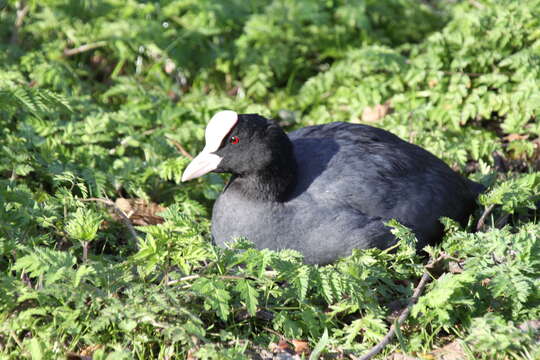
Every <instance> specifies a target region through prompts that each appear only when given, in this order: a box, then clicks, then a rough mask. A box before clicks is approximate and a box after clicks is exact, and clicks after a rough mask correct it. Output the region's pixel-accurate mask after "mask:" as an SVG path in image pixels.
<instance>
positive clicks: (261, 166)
mask: <svg viewBox="0 0 540 360" xmlns="http://www.w3.org/2000/svg"><path fill="white" fill-rule="evenodd" d="M205 142H206V144H205V146H204V148H203V150H202V151H201V152H200V153H199V154H198V155H197V156H196V157H195V158H194V159H193V160H192V161H191V163H190V164H189V165H188V167H187V168H186V169H185V170H184V173H183V175H182V181H188V180H191V179H195V178H197V177H199V176H202V175H204V174H207V173H209V172H212V171H213V172H226V173H232V174H235V175H247V174H250V173H257V172H260V171H262V170H265V169H267V168H268V167H271V166H273V165H276V164H278V165H279V164H280V163H282V162H283V161H285V159H286V158H287V157H290V154H291V153H292V145H291V143H290V141H289V138H288V137H287V135H286V134H285V133H284V132H283V130H282V129H281V127H279V125H277V124H276V123H275V122H273V121H272V120H268V119H266V118H264V117H262V116H260V115H257V114H237V113H236V112H234V111H231V110H224V111H220V112H218V113H217V114H215V115H214V116H213V117H212V119H210V122H209V123H208V125H207V127H206V132H205ZM278 167H279V166H278Z"/></svg>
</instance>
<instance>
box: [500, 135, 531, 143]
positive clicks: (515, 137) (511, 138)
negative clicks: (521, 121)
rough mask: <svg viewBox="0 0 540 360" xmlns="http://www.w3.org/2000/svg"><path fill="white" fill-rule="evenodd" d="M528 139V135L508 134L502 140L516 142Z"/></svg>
mask: <svg viewBox="0 0 540 360" xmlns="http://www.w3.org/2000/svg"><path fill="white" fill-rule="evenodd" d="M528 138H529V135H520V134H508V135H506V136H505V137H503V140H506V141H508V142H512V141H516V140H527V139H528Z"/></svg>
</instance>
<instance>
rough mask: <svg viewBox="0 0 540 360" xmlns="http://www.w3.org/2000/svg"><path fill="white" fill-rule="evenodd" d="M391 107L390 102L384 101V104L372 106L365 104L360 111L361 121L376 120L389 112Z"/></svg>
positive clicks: (369, 121)
mask: <svg viewBox="0 0 540 360" xmlns="http://www.w3.org/2000/svg"><path fill="white" fill-rule="evenodd" d="M391 110H392V108H391V107H390V102H388V101H387V102H385V103H384V104H382V105H381V104H377V105H375V106H374V107H369V106H367V107H366V108H365V109H364V111H363V112H362V121H363V122H368V123H372V122H377V121H379V120H381V119H382V118H383V117H385V116H386V115H387V114H389V113H390V111H391Z"/></svg>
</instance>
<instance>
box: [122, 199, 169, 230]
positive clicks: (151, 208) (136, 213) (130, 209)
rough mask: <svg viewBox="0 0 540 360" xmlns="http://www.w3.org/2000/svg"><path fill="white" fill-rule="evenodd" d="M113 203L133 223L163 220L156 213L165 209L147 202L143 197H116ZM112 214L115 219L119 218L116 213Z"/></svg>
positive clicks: (159, 222)
mask: <svg viewBox="0 0 540 360" xmlns="http://www.w3.org/2000/svg"><path fill="white" fill-rule="evenodd" d="M114 204H115V205H116V207H118V208H119V209H120V210H122V211H123V212H124V214H126V216H127V217H128V218H129V220H131V222H132V223H133V224H134V225H156V224H161V223H162V222H163V221H165V220H164V219H163V218H162V217H161V216H158V215H156V214H157V213H159V212H162V211H164V210H165V208H164V207H163V206H161V205H159V204H156V203H152V202H151V203H148V202H146V200H143V199H125V198H118V199H116V201H115V202H114ZM112 216H113V218H115V219H116V220H120V219H119V218H118V216H117V215H116V214H114V213H112Z"/></svg>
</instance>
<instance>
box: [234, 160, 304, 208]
mask: <svg viewBox="0 0 540 360" xmlns="http://www.w3.org/2000/svg"><path fill="white" fill-rule="evenodd" d="M280 160H281V161H274V162H272V163H271V164H270V165H269V166H267V167H266V168H264V169H262V170H259V171H257V172H252V173H248V174H242V175H233V176H232V177H231V180H230V182H229V184H228V185H227V189H226V190H227V191H234V192H238V193H240V194H241V195H242V196H243V197H245V198H246V199H249V200H256V201H276V202H283V201H285V200H286V199H287V197H288V195H289V194H290V193H291V192H292V190H293V188H294V186H295V184H296V172H297V169H296V168H297V166H296V161H295V159H294V156H292V153H291V154H290V156H289V157H287V158H283V159H280Z"/></svg>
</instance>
